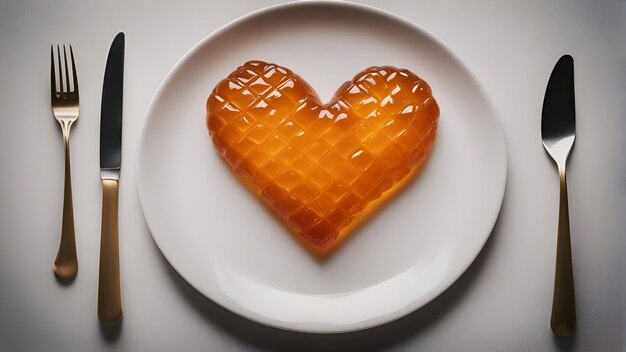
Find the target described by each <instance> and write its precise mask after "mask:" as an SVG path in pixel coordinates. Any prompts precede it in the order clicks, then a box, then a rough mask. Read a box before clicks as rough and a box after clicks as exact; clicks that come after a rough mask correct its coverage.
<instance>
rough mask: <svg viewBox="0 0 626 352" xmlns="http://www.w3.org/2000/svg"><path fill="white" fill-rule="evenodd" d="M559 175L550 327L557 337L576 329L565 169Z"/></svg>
mask: <svg viewBox="0 0 626 352" xmlns="http://www.w3.org/2000/svg"><path fill="white" fill-rule="evenodd" d="M559 176H560V183H561V187H560V188H561V189H560V201H559V225H558V237H557V248H556V271H555V276H554V296H553V299H552V319H551V321H550V327H551V328H552V331H553V332H554V333H555V334H556V335H558V336H569V335H570V334H571V333H572V331H574V329H575V328H576V304H575V298H574V276H573V272H572V248H571V242H570V229H569V207H568V200H567V180H566V177H565V167H563V168H559Z"/></svg>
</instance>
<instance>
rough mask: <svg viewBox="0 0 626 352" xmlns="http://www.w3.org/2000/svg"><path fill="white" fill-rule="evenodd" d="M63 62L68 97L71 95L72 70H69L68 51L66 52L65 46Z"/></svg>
mask: <svg viewBox="0 0 626 352" xmlns="http://www.w3.org/2000/svg"><path fill="white" fill-rule="evenodd" d="M63 62H64V63H65V88H66V90H65V94H66V96H68V95H69V94H70V70H68V69H67V50H65V45H63Z"/></svg>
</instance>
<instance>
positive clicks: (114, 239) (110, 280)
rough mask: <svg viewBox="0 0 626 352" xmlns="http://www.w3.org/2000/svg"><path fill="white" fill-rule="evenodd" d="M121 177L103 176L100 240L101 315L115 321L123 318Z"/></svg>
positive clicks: (111, 321)
mask: <svg viewBox="0 0 626 352" xmlns="http://www.w3.org/2000/svg"><path fill="white" fill-rule="evenodd" d="M118 187H119V181H118V180H117V179H110V178H105V179H103V180H102V237H101V240H100V275H99V280H98V319H100V321H101V322H103V323H115V322H117V321H119V320H120V319H122V290H121V282H120V252H119V236H118V227H117V218H118V213H117V209H118V207H117V205H118Z"/></svg>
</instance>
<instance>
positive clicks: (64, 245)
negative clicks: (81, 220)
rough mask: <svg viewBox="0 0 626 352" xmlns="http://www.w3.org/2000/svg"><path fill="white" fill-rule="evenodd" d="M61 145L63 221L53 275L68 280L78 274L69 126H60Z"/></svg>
mask: <svg viewBox="0 0 626 352" xmlns="http://www.w3.org/2000/svg"><path fill="white" fill-rule="evenodd" d="M61 126H62V127H63V144H64V146H65V185H64V190H63V220H62V223H61V242H60V243H59V250H58V252H57V256H56V259H55V260H54V266H53V270H54V274H55V275H56V276H58V277H60V278H61V279H64V280H70V279H73V278H75V277H76V273H77V272H78V257H77V255H76V233H75V230H74V205H73V202H72V172H71V168H70V124H62V125H61Z"/></svg>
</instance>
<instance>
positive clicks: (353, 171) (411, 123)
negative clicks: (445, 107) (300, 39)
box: [206, 61, 439, 255]
mask: <svg viewBox="0 0 626 352" xmlns="http://www.w3.org/2000/svg"><path fill="white" fill-rule="evenodd" d="M206 109H207V117H206V118H207V120H206V122H207V126H208V130H209V135H210V136H211V138H212V139H213V142H214V144H215V146H216V148H217V151H218V152H219V154H220V155H221V156H222V157H223V158H224V159H225V160H226V162H227V163H228V164H229V165H230V167H231V168H232V170H233V171H234V172H235V173H236V174H237V175H238V176H239V177H240V178H241V179H243V180H244V182H245V183H246V184H247V186H248V187H249V188H250V189H251V190H252V191H253V192H254V193H256V194H257V196H258V197H259V198H260V199H262V200H263V201H264V202H265V203H266V204H267V205H268V206H269V207H270V208H271V209H272V210H273V211H274V212H275V213H276V214H277V215H278V217H279V218H280V219H282V221H283V222H284V223H285V224H286V225H287V226H288V227H289V228H290V229H291V231H292V232H293V233H295V234H296V235H297V236H299V238H300V239H301V240H303V242H304V243H305V244H306V245H307V247H308V248H309V249H310V250H311V251H312V252H313V253H314V254H320V255H324V254H327V253H329V252H330V251H331V250H332V249H333V248H335V247H336V245H337V244H338V243H339V242H340V240H342V239H344V238H345V237H346V235H347V234H348V233H349V232H351V231H352V230H353V229H354V228H355V227H356V225H357V224H358V223H360V222H362V221H363V220H364V219H365V218H366V217H367V216H369V214H370V213H371V212H372V210H373V208H374V206H375V205H376V204H380V203H382V202H384V201H386V200H387V199H388V198H389V196H390V195H391V194H392V193H393V191H395V190H397V189H398V188H399V187H400V186H401V185H402V184H403V183H406V181H407V180H408V179H410V177H411V176H412V174H413V171H414V170H416V169H417V168H418V167H419V165H420V164H421V163H422V162H423V161H424V159H425V158H426V156H427V155H428V153H429V151H430V150H431V148H432V145H433V143H434V140H435V134H436V130H437V123H438V119H439V107H438V105H437V102H436V101H435V99H434V98H433V96H432V92H431V89H430V87H429V85H428V84H427V83H426V82H425V81H424V80H422V79H420V78H419V77H417V76H416V75H415V74H413V73H412V72H410V71H408V70H404V69H398V68H395V67H391V66H381V67H370V68H367V69H365V70H363V71H362V72H360V73H358V74H357V75H356V76H355V77H354V79H352V80H351V81H349V82H346V83H344V84H343V85H342V86H341V87H340V88H339V89H338V90H337V92H336V93H335V96H334V97H333V98H332V99H331V101H330V102H329V103H328V104H322V103H321V102H320V100H319V98H318V96H317V94H316V93H315V91H314V90H313V89H312V88H311V87H310V86H309V85H308V84H307V83H306V82H305V81H304V80H303V79H302V78H301V77H299V76H298V75H296V74H295V73H293V72H292V71H291V70H289V69H287V68H285V67H281V66H278V65H276V64H270V63H266V62H262V61H249V62H247V63H245V64H244V65H242V66H241V67H239V68H237V70H235V71H234V72H232V73H231V74H230V75H229V76H228V77H227V78H226V79H224V80H222V81H221V82H219V83H218V84H217V86H216V87H215V89H214V90H213V92H211V94H210V96H209V98H208V101H207V105H206Z"/></svg>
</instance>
